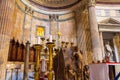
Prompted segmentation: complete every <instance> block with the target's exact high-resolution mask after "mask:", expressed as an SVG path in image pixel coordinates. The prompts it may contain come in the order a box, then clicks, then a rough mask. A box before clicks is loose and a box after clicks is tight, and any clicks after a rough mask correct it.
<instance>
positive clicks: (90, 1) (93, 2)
mask: <svg viewBox="0 0 120 80" xmlns="http://www.w3.org/2000/svg"><path fill="white" fill-rule="evenodd" d="M95 5H96V0H88V7H91V6H95Z"/></svg>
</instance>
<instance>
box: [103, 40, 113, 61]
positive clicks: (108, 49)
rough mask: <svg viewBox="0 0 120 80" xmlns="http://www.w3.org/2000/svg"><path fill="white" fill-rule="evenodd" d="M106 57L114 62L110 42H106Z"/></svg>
mask: <svg viewBox="0 0 120 80" xmlns="http://www.w3.org/2000/svg"><path fill="white" fill-rule="evenodd" d="M105 51H106V52H105V53H106V54H105V57H106V58H109V60H110V61H113V50H112V47H111V46H110V43H109V41H107V42H106V44H105Z"/></svg>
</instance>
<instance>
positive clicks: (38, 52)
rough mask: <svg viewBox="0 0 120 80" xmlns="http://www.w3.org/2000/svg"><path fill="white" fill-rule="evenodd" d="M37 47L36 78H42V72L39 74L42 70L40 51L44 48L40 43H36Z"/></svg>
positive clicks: (36, 79)
mask: <svg viewBox="0 0 120 80" xmlns="http://www.w3.org/2000/svg"><path fill="white" fill-rule="evenodd" d="M33 47H34V48H35V50H36V51H35V52H36V55H37V56H36V63H35V80H39V78H40V74H39V70H40V52H41V49H42V45H40V44H35V45H34V46H33Z"/></svg>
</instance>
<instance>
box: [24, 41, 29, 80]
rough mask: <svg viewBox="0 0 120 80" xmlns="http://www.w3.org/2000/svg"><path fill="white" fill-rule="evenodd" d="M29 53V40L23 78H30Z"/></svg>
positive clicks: (25, 79) (26, 79)
mask: <svg viewBox="0 0 120 80" xmlns="http://www.w3.org/2000/svg"><path fill="white" fill-rule="evenodd" d="M29 53H30V43H29V41H27V42H26V53H25V54H24V55H25V61H24V76H23V80H28V72H29Z"/></svg>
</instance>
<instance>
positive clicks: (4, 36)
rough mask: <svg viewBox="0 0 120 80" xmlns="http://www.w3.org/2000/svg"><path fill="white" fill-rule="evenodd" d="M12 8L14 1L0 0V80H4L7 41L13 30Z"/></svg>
mask: <svg viewBox="0 0 120 80" xmlns="http://www.w3.org/2000/svg"><path fill="white" fill-rule="evenodd" d="M14 7H15V1H14V0H0V80H5V72H6V71H5V70H6V62H7V57H8V48H9V40H10V38H11V37H10V36H11V32H12V28H13V18H14V16H13V14H14Z"/></svg>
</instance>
